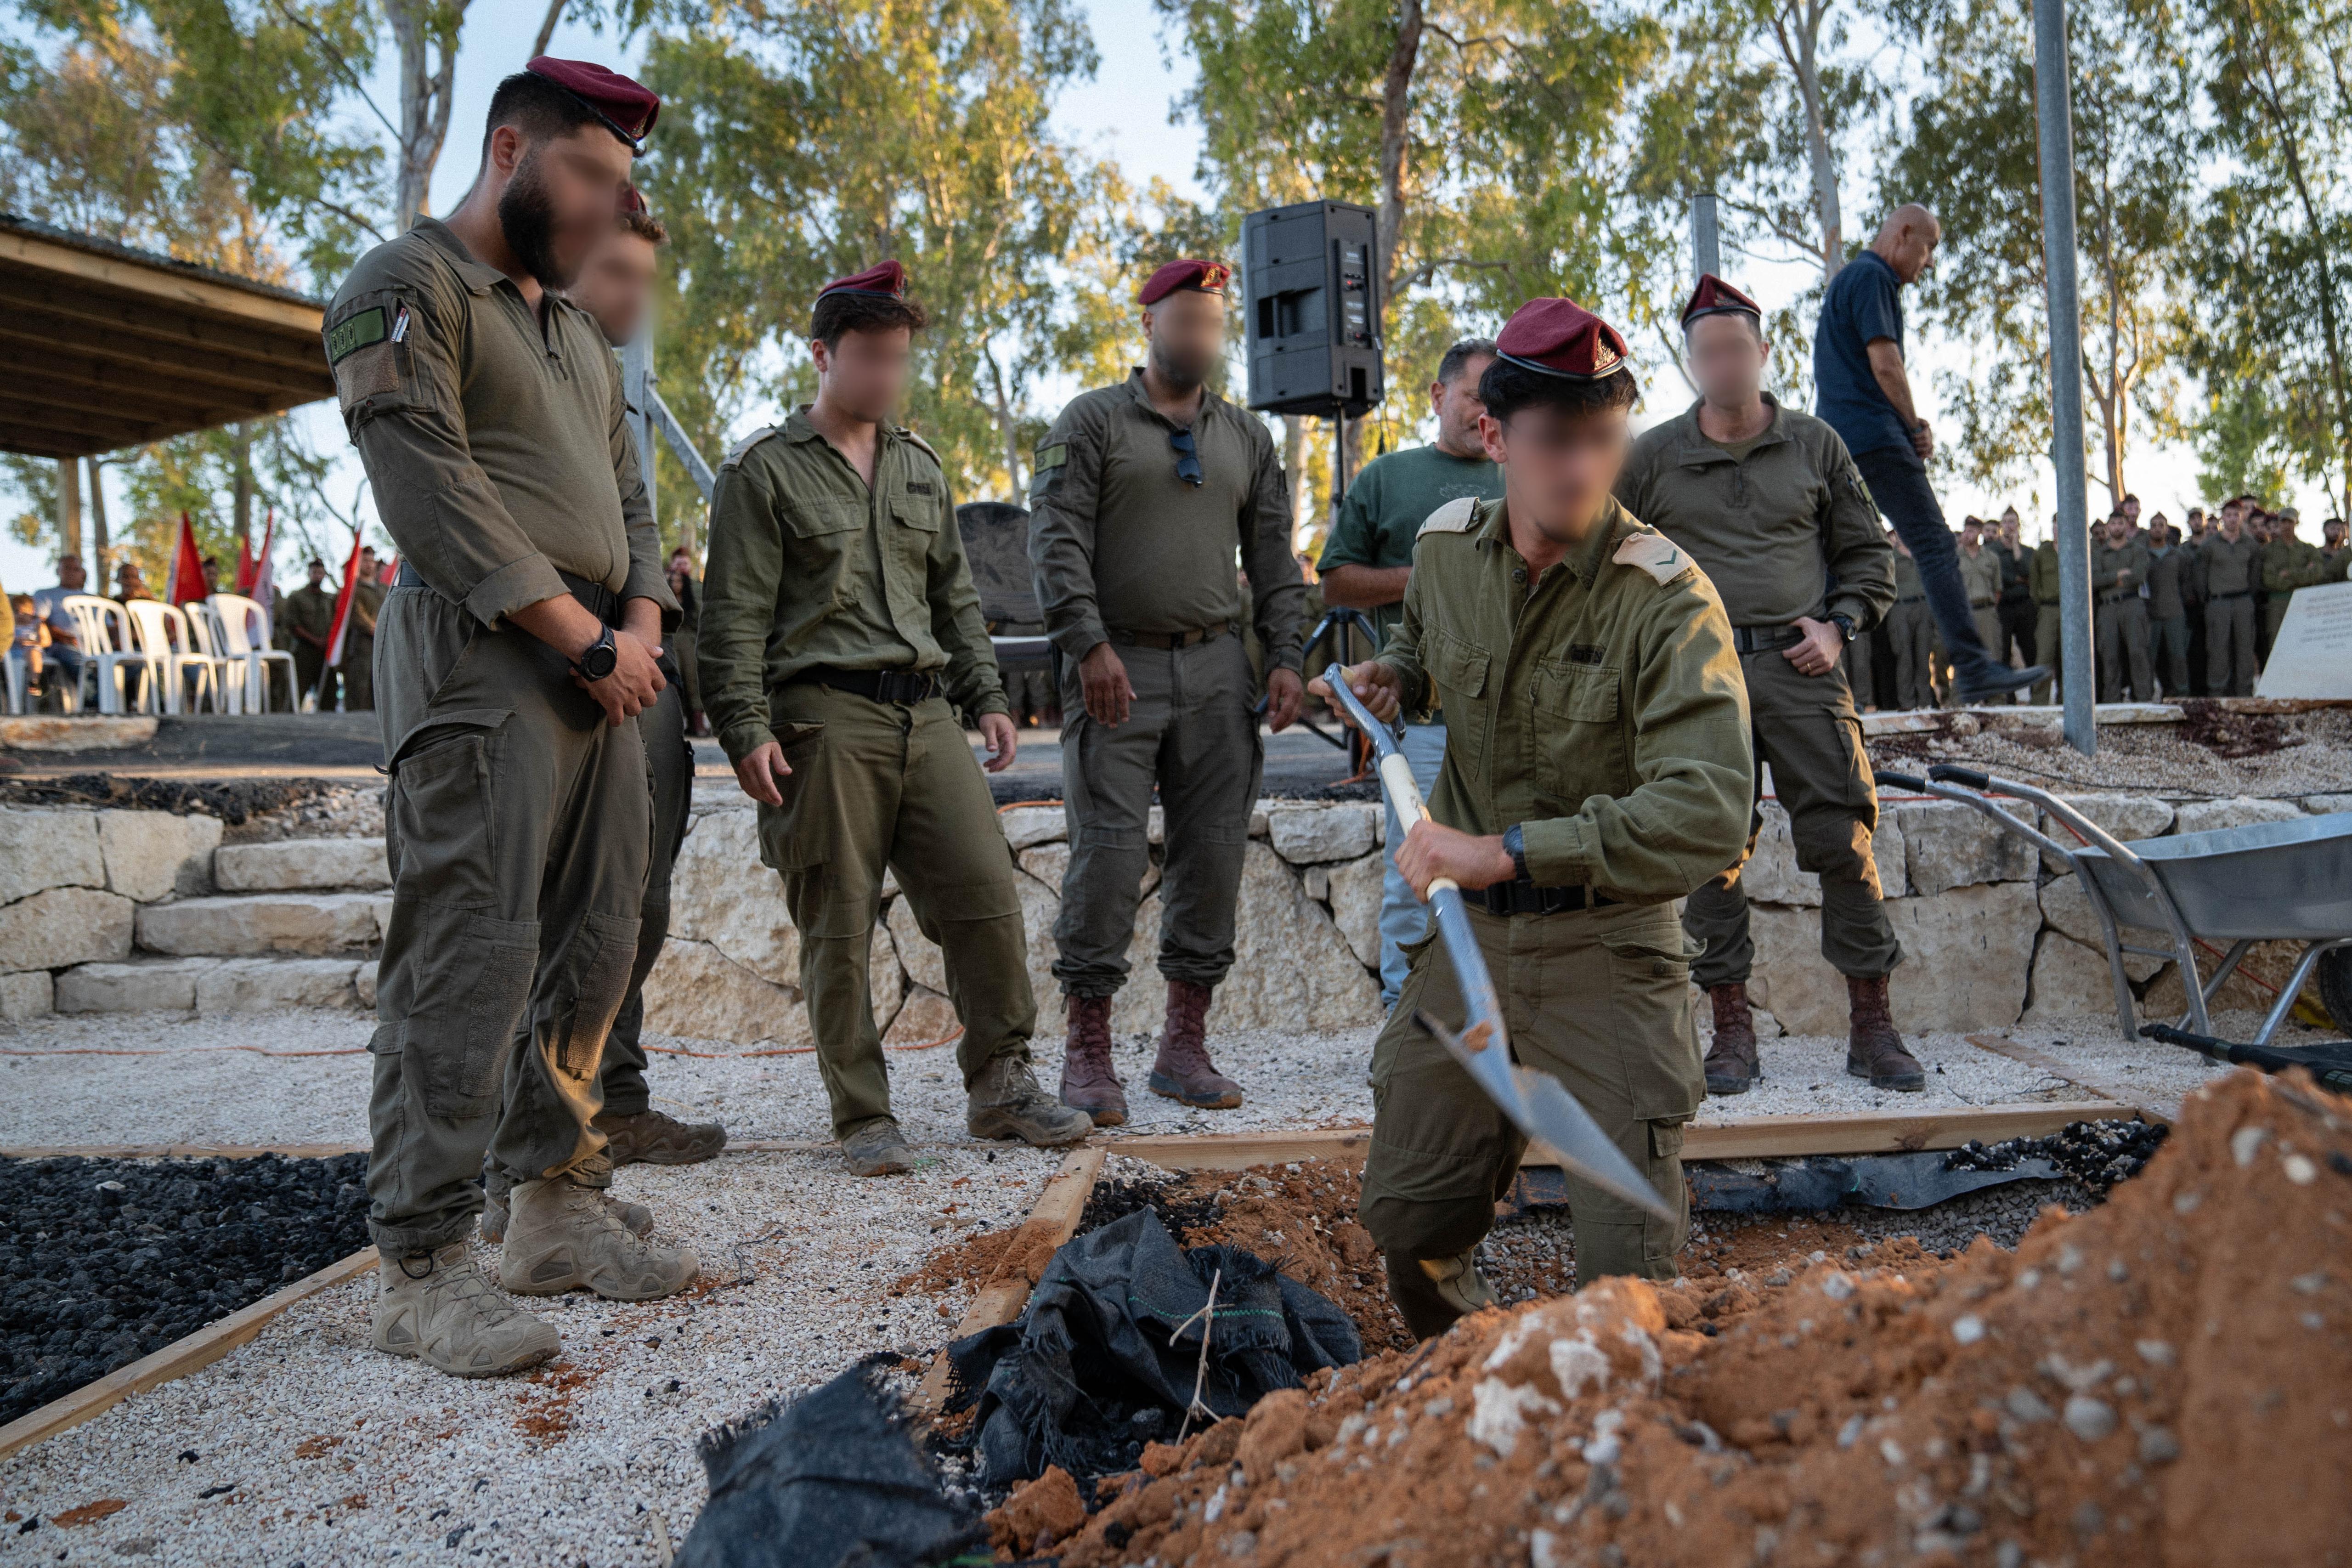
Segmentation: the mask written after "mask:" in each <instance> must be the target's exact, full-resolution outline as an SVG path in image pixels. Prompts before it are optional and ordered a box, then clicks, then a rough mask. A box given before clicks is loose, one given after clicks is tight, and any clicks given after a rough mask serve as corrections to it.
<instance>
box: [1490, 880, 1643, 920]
mask: <svg viewBox="0 0 2352 1568" xmlns="http://www.w3.org/2000/svg"><path fill="white" fill-rule="evenodd" d="M1462 896H1463V897H1464V898H1465V899H1469V900H1475V901H1481V902H1484V904H1485V905H1486V912H1487V913H1488V914H1490V915H1557V914H1565V913H1566V912H1568V911H1569V910H1583V909H1594V910H1597V909H1601V908H1602V907H1603V906H1605V905H1609V904H1613V903H1615V902H1616V901H1617V900H1614V899H1604V898H1602V897H1601V895H1600V894H1599V893H1596V892H1594V891H1593V890H1592V889H1590V888H1538V887H1537V886H1536V885H1535V884H1534V883H1533V882H1520V881H1514V882H1496V883H1493V884H1491V885H1489V886H1487V887H1485V888H1481V889H1478V890H1477V891H1476V892H1467V891H1465V893H1464V894H1463V895H1462Z"/></svg>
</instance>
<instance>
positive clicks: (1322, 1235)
mask: <svg viewBox="0 0 2352 1568" xmlns="http://www.w3.org/2000/svg"><path fill="white" fill-rule="evenodd" d="M1362 1188H1363V1180H1362V1173H1361V1172H1360V1171H1358V1170H1357V1169H1356V1168H1355V1167H1354V1166H1353V1165H1350V1164H1349V1163H1346V1162H1345V1161H1342V1160H1301V1161H1299V1162H1297V1163H1296V1164H1289V1165H1259V1166H1256V1167H1254V1168H1253V1169H1250V1170H1246V1171H1195V1172H1192V1173H1189V1174H1187V1175H1184V1176H1181V1177H1180V1178H1179V1179H1178V1180H1177V1182H1176V1184H1174V1186H1173V1187H1171V1189H1170V1191H1169V1201H1170V1203H1171V1206H1178V1205H1184V1204H1186V1203H1191V1204H1196V1205H1197V1204H1203V1203H1205V1204H1210V1205H1214V1206H1213V1209H1212V1210H1211V1211H1210V1212H1211V1213H1213V1215H1214V1216H1215V1217H1214V1218H1213V1219H1211V1220H1210V1221H1209V1222H1208V1223H1207V1224H1204V1225H1193V1226H1184V1227H1183V1228H1182V1229H1181V1231H1180V1232H1179V1234H1178V1235H1177V1237H1176V1239H1177V1240H1178V1241H1180V1242H1181V1243H1182V1244H1183V1245H1184V1246H1186V1247H1209V1246H1213V1245H1214V1244H1216V1243H1218V1242H1227V1243H1230V1244H1232V1245H1233V1246H1234V1247H1241V1248H1243V1249H1244V1250H1245V1251H1249V1252H1255V1253H1256V1254H1257V1255H1258V1256H1259V1257H1260V1258H1271V1259H1272V1260H1273V1261H1274V1265H1275V1267H1276V1268H1279V1269H1281V1270H1282V1271H1283V1272H1284V1273H1285V1274H1287V1275H1289V1276H1290V1277H1291V1278H1292V1279H1296V1280H1297V1281H1298V1282H1299V1283H1300V1284H1302V1285H1305V1286H1308V1287H1310V1288H1311V1289H1316V1290H1319V1291H1321V1292H1322V1293H1323V1294H1324V1295H1325V1296H1327V1297H1328V1298H1329V1299H1330V1300H1332V1301H1333V1302H1334V1303H1336V1304H1337V1305H1338V1306H1339V1310H1341V1311H1343V1312H1345V1313H1347V1314H1348V1316H1349V1318H1351V1319H1353V1320H1354V1321H1355V1324H1356V1331H1357V1333H1359V1334H1360V1335H1361V1336H1362V1337H1363V1341H1364V1352H1365V1353H1366V1354H1368V1355H1370V1354H1373V1353H1376V1352H1380V1351H1381V1350H1384V1349H1394V1348H1401V1347H1404V1346H1409V1345H1411V1344H1412V1334H1411V1333H1410V1332H1409V1331H1407V1330H1406V1328H1405V1326H1404V1320H1403V1319H1402V1318H1400V1317H1398V1316H1397V1312H1396V1308H1395V1307H1393V1306H1391V1304H1390V1302H1389V1295H1388V1281H1387V1278H1386V1276H1385V1275H1384V1274H1383V1273H1382V1272H1381V1249H1380V1248H1379V1247H1375V1246H1373V1245H1372V1233H1371V1232H1370V1231H1368V1230H1366V1229H1365V1228H1364V1227H1363V1226H1360V1225H1359V1224H1357V1223H1356V1202H1357V1199H1358V1197H1359V1196H1360V1194H1361V1192H1362Z"/></svg>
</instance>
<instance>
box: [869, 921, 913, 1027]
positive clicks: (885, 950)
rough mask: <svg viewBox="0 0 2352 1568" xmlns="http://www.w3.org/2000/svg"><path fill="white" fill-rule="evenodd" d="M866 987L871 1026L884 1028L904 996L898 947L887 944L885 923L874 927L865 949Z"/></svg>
mask: <svg viewBox="0 0 2352 1568" xmlns="http://www.w3.org/2000/svg"><path fill="white" fill-rule="evenodd" d="M866 993H867V994H868V995H869V996H871V997H872V998H873V1003H874V1026H875V1027H876V1028H877V1029H887V1028H888V1027H889V1026H890V1020H891V1019H893V1018H895V1017H897V1016H898V1004H899V1003H901V1002H903V1001H905V1000H906V999H907V976H906V973H905V972H904V971H902V970H901V969H899V967H898V949H897V948H896V947H895V946H893V945H892V944H891V942H890V931H889V928H887V926H881V925H877V926H876V927H875V928H874V941H873V944H872V945H871V946H869V947H868V948H867V949H866Z"/></svg>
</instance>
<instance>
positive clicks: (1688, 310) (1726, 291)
mask: <svg viewBox="0 0 2352 1568" xmlns="http://www.w3.org/2000/svg"><path fill="white" fill-rule="evenodd" d="M1727 312H1730V313H1734V314H1738V315H1743V316H1753V317H1755V318H1756V319H1757V321H1763V319H1764V307H1763V306H1761V305H1759V304H1758V303H1757V302H1756V301H1755V300H1751V299H1749V298H1748V296H1747V295H1745V294H1742V293H1741V292H1740V291H1739V290H1738V289H1734V288H1733V287H1732V286H1731V285H1730V284H1728V283H1726V282H1725V281H1724V280H1723V279H1720V278H1717V276H1716V275H1715V274H1714V273H1712V272H1704V273H1701V274H1700V275H1699V279H1698V287H1697V288H1696V289H1692V290H1691V297H1690V300H1689V302H1688V303H1686V304H1685V305H1684V306H1683V321H1682V324H1683V325H1684V326H1685V327H1687V326H1689V325H1690V324H1691V323H1692V322H1693V321H1697V320H1698V319H1699V318H1700V317H1701V316H1719V315H1723V314H1725V313H1727Z"/></svg>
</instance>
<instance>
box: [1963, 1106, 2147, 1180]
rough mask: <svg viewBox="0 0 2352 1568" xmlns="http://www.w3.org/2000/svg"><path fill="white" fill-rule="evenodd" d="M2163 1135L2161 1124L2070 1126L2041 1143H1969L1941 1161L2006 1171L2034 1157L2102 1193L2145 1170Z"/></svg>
mask: <svg viewBox="0 0 2352 1568" xmlns="http://www.w3.org/2000/svg"><path fill="white" fill-rule="evenodd" d="M2164 1134H2165V1126H2164V1123H2162V1122H2161V1121H2129V1120H2116V1121H2070V1122H2068V1123H2067V1124H2066V1125H2065V1126H2064V1127H2063V1128H2060V1129H2059V1130H2058V1131H2056V1132H2053V1133H2052V1134H2051V1135H2050V1136H2049V1137H2047V1138H2009V1139H2004V1140H2003V1141H2001V1142H1999V1143H1994V1144H1991V1145H1990V1146H1988V1145H1986V1144H1983V1143H1979V1142H1976V1141H1974V1140H1973V1139H1971V1140H1970V1141H1969V1142H1966V1143H1963V1144H1961V1145H1960V1146H1959V1147H1958V1148H1957V1149H1955V1150H1953V1151H1952V1152H1950V1153H1949V1154H1948V1155H1946V1156H1945V1157H1944V1169H1946V1170H1948V1171H2008V1170H2014V1169H2015V1168H2016V1167H2017V1164H2018V1162H2020V1161H2021V1160H2031V1159H2033V1158H2035V1157H2037V1156H2038V1157H2040V1158H2042V1159H2044V1160H2047V1161H2049V1162H2050V1163H2052V1164H2053V1165H2055V1166H2057V1167H2058V1168H2059V1169H2060V1170H2062V1171H2063V1172H2065V1173H2067V1174H2068V1175H2070V1176H2073V1177H2074V1179H2075V1180H2076V1181H2078V1182H2081V1183H2082V1184H2084V1186H2086V1187H2089V1188H2090V1189H2091V1190H2092V1191H2094V1192H2096V1193H2099V1194H2105V1192H2106V1190H2107V1189H2108V1188H2110V1187H2112V1186H2114V1185H2115V1184H2116V1183H2117V1182H2123V1181H2129V1180H2130V1179H2131V1178H2132V1177H2134V1176H2137V1175H2138V1174H2139V1173H2140V1172H2141V1171H2143V1170H2145V1169H2146V1168H2147V1163H2148V1160H2149V1159H2150V1158H2151V1157H2152V1156H2153V1155H2154V1154H2155V1153H2156V1152H2157V1150H2158V1148H2160V1147H2162V1145H2163V1143H2164Z"/></svg>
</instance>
